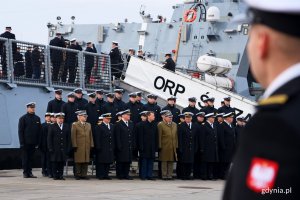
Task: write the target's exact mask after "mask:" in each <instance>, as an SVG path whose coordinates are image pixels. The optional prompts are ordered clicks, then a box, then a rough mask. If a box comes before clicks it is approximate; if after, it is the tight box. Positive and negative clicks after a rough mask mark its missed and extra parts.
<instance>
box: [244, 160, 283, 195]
mask: <svg viewBox="0 0 300 200" xmlns="http://www.w3.org/2000/svg"><path fill="white" fill-rule="evenodd" d="M278 168H279V165H278V163H277V162H275V161H272V160H268V159H264V158H257V157H256V158H253V159H252V161H251V165H250V170H249V172H248V177H247V186H248V187H249V188H250V189H251V190H253V191H254V192H258V193H260V192H262V190H263V189H266V188H269V189H272V188H273V187H274V184H275V180H276V177H277V173H278Z"/></svg>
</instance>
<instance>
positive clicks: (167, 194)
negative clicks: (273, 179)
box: [0, 169, 224, 200]
mask: <svg viewBox="0 0 300 200" xmlns="http://www.w3.org/2000/svg"><path fill="white" fill-rule="evenodd" d="M33 174H34V175H36V176H38V178H37V179H24V178H23V177H22V171H21V170H2V171H0V199H3V200H14V199H23V200H33V199H34V200H37V199H43V200H46V199H47V200H51V199H53V200H54V199H60V200H66V199H72V200H82V199H119V200H120V199H131V200H134V199H172V200H176V199H180V200H182V199H189V200H192V199H197V200H198V199H201V200H215V199H221V196H222V190H223V187H224V181H201V180H189V181H183V180H175V181H162V180H156V181H141V180H140V179H138V178H137V177H136V178H135V179H134V180H126V181H125V180H118V179H115V178H113V180H98V179H95V178H94V177H93V176H91V179H90V180H75V179H74V178H73V177H72V176H67V177H66V180H65V181H59V180H52V179H49V178H46V177H42V176H41V173H40V169H34V170H33Z"/></svg>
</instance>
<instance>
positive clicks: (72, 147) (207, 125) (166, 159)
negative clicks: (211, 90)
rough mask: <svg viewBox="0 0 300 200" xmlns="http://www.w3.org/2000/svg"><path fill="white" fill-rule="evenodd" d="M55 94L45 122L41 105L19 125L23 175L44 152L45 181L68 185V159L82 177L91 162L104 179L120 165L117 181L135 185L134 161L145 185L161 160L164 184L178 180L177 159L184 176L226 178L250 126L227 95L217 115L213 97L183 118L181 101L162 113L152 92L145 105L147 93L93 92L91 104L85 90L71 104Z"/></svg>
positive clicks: (190, 108) (191, 105) (172, 101)
mask: <svg viewBox="0 0 300 200" xmlns="http://www.w3.org/2000/svg"><path fill="white" fill-rule="evenodd" d="M54 93H55V97H54V99H53V100H51V101H49V103H48V106H47V112H46V113H45V122H44V123H42V124H41V119H40V118H39V117H38V116H37V115H35V106H36V105H35V103H34V102H31V103H28V104H27V105H26V106H27V113H26V114H25V115H24V116H22V117H21V118H20V120H19V138H20V146H21V149H22V151H23V176H24V178H36V176H34V175H33V174H32V169H31V162H32V159H33V155H34V151H35V149H37V148H38V149H39V150H40V151H41V153H42V174H43V176H48V177H50V178H54V179H55V180H64V177H63V168H64V164H65V162H66V160H67V159H68V158H73V159H74V163H75V164H74V168H73V170H74V176H75V178H76V179H77V180H79V179H88V177H87V171H88V164H89V162H90V158H93V159H94V163H96V177H97V178H98V179H111V177H110V176H109V170H110V167H111V165H112V164H115V166H116V176H117V178H118V179H127V180H131V179H132V177H131V176H130V175H129V172H130V165H131V163H132V161H134V160H138V164H139V177H140V179H142V180H146V179H148V180H154V176H153V167H154V162H155V161H156V160H158V167H159V177H160V178H162V179H163V180H172V179H173V164H174V163H175V162H177V167H176V175H177V178H178V179H183V180H189V179H203V180H216V179H225V177H226V173H227V171H228V168H229V165H230V162H231V159H232V156H233V154H234V151H235V149H236V146H237V142H238V138H239V134H240V131H241V129H243V127H244V125H245V120H244V119H243V118H239V117H238V118H235V113H234V108H231V107H230V97H225V98H224V105H223V106H222V107H220V108H219V109H218V110H217V109H215V108H214V98H207V99H204V100H203V101H204V103H205V105H206V106H204V107H203V108H202V109H201V110H198V109H197V108H196V107H195V105H196V101H197V99H196V98H194V97H191V98H189V99H188V102H189V105H188V107H186V108H184V109H183V110H182V113H181V112H180V110H179V109H178V108H176V97H174V96H171V97H169V98H168V99H167V102H168V103H167V105H166V106H165V107H163V108H160V107H159V106H158V105H157V102H156V101H157V96H156V95H154V94H149V95H147V103H146V104H143V103H142V102H141V100H142V92H134V93H130V94H129V101H128V102H127V103H125V102H124V101H123V100H122V97H123V90H122V89H115V90H114V93H108V94H104V92H103V90H96V91H95V92H93V93H90V94H88V101H87V100H86V99H85V98H83V91H82V89H81V88H77V89H75V90H74V91H73V92H71V93H68V94H67V102H64V101H63V100H62V93H63V91H62V90H61V89H57V90H55V91H54ZM104 96H106V101H105V100H104ZM221 112H224V113H221ZM216 118H217V119H216ZM215 119H216V120H215ZM235 121H236V122H235ZM157 155H158V157H157ZM192 175H193V176H192Z"/></svg>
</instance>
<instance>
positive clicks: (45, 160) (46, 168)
mask: <svg viewBox="0 0 300 200" xmlns="http://www.w3.org/2000/svg"><path fill="white" fill-rule="evenodd" d="M41 155H42V174H43V175H45V176H53V173H52V166H51V162H50V153H49V152H48V151H46V152H42V154H41Z"/></svg>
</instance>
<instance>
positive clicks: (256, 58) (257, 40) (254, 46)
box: [247, 25, 266, 86]
mask: <svg viewBox="0 0 300 200" xmlns="http://www.w3.org/2000/svg"><path fill="white" fill-rule="evenodd" d="M259 26H260V25H253V26H252V27H251V29H250V35H249V42H248V45H247V52H248V58H249V61H250V69H251V72H252V74H253V76H254V77H255V79H256V80H257V81H258V82H259V83H261V84H262V86H264V85H263V80H264V78H265V68H264V63H263V57H264V55H263V54H264V51H265V48H266V47H265V45H266V44H265V42H266V41H265V40H266V38H265V36H264V34H263V33H262V32H261V30H260V29H259Z"/></svg>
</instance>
